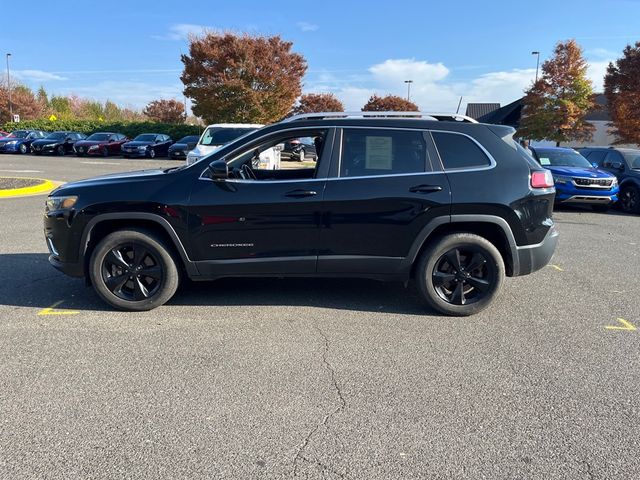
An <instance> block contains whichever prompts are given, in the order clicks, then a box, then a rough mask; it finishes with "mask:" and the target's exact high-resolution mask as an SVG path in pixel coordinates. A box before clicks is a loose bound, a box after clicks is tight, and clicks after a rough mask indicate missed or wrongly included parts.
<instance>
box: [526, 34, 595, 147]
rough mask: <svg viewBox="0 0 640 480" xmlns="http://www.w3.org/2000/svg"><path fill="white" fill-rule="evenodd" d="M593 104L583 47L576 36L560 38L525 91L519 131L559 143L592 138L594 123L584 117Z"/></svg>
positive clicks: (591, 88)
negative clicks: (536, 77)
mask: <svg viewBox="0 0 640 480" xmlns="http://www.w3.org/2000/svg"><path fill="white" fill-rule="evenodd" d="M594 106H595V102H594V95H593V87H592V84H591V81H590V80H589V79H588V78H587V62H586V61H585V59H584V57H583V56H582V49H581V48H580V46H579V45H578V43H577V42H576V41H575V40H569V41H567V42H559V43H558V44H557V45H556V48H555V51H554V56H553V58H551V59H549V60H547V61H546V62H544V64H543V65H542V76H541V77H540V79H538V81H537V82H535V83H534V84H533V85H532V86H531V87H530V88H529V89H528V90H527V91H525V97H524V100H523V110H522V119H521V120H520V129H519V130H518V135H519V136H520V137H523V138H531V139H533V140H553V141H555V142H556V145H560V142H570V141H589V140H591V139H592V138H593V132H594V130H595V127H594V126H593V125H592V124H591V123H589V122H587V121H586V120H585V119H584V117H585V115H586V114H587V113H589V111H591V110H592V109H593V108H594Z"/></svg>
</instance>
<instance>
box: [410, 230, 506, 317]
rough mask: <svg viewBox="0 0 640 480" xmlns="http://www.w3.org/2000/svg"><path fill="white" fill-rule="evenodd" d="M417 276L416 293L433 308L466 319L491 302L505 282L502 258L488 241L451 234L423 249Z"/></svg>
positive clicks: (471, 236) (472, 236)
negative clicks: (417, 291)
mask: <svg viewBox="0 0 640 480" xmlns="http://www.w3.org/2000/svg"><path fill="white" fill-rule="evenodd" d="M416 276H417V280H418V289H419V290H420V293H421V294H422V296H423V297H424V298H425V300H426V301H427V303H428V304H429V305H430V306H431V307H432V308H434V309H435V310H437V311H438V312H441V313H444V314H446V315H457V316H467V315H473V314H474V313H478V312H479V311H481V310H483V309H485V308H486V307H487V306H489V304H490V303H491V302H492V301H493V299H494V298H495V297H496V295H497V294H498V292H499V291H500V288H501V287H502V283H503V282H504V277H505V268H504V261H503V259H502V255H500V252H499V251H498V249H497V248H496V247H495V246H494V245H493V244H492V243H491V242H489V241H488V240H487V239H485V238H483V237H480V236H478V235H474V234H471V233H454V234H449V235H445V236H444V237H441V238H440V239H438V240H436V241H434V242H432V243H431V244H430V245H429V246H428V247H427V248H426V250H425V251H424V252H423V254H422V256H421V257H420V260H419V262H418V266H417V271H416Z"/></svg>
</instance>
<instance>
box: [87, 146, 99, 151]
mask: <svg viewBox="0 0 640 480" xmlns="http://www.w3.org/2000/svg"><path fill="white" fill-rule="evenodd" d="M97 149H98V145H91V146H90V147H89V148H88V150H97Z"/></svg>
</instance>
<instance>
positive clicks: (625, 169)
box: [530, 147, 640, 213]
mask: <svg viewBox="0 0 640 480" xmlns="http://www.w3.org/2000/svg"><path fill="white" fill-rule="evenodd" d="M530 150H531V152H532V154H533V156H534V158H535V159H536V160H537V161H538V163H539V164H540V165H541V166H542V167H544V168H546V169H547V170H550V171H551V173H552V175H553V179H554V183H555V187H556V197H555V203H556V204H586V205H590V206H591V208H592V209H593V210H595V211H601V212H603V211H607V210H608V209H609V208H611V207H613V206H614V205H615V206H619V207H620V208H621V209H622V210H623V211H625V212H627V213H640V150H635V149H629V148H613V147H587V148H581V149H579V150H574V149H572V148H560V147H544V148H543V147H535V148H534V147H531V148H530Z"/></svg>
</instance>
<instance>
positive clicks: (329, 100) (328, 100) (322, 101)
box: [291, 93, 344, 115]
mask: <svg viewBox="0 0 640 480" xmlns="http://www.w3.org/2000/svg"><path fill="white" fill-rule="evenodd" d="M315 112H344V105H343V104H342V102H341V101H340V100H338V99H337V98H336V96H335V95H334V94H333V93H307V94H305V95H302V96H301V97H300V99H299V100H298V104H297V105H296V106H295V107H293V110H292V111H291V114H292V115H298V114H301V113H315Z"/></svg>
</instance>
